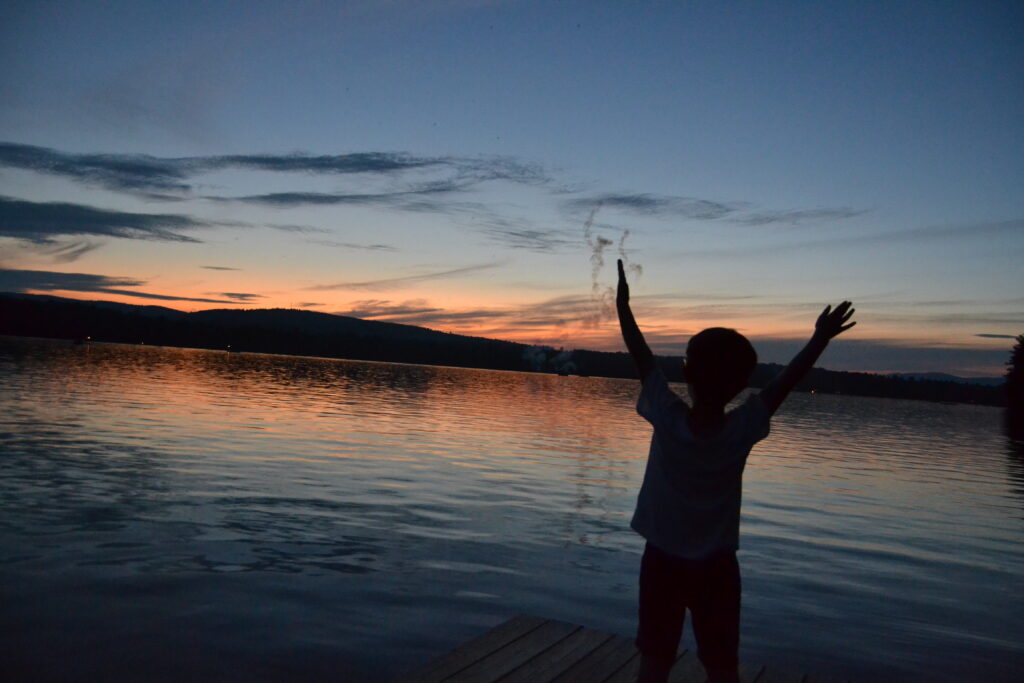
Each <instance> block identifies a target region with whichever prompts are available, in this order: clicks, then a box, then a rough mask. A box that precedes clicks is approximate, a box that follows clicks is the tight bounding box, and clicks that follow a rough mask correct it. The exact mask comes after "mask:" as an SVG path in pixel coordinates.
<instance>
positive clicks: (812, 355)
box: [761, 301, 857, 415]
mask: <svg viewBox="0 0 1024 683" xmlns="http://www.w3.org/2000/svg"><path fill="white" fill-rule="evenodd" d="M850 306H851V304H850V302H849V301H844V302H843V303H841V304H839V305H838V306H836V309H835V310H834V311H833V310H832V307H831V306H826V307H825V310H824V311H822V312H821V315H819V316H818V322H816V323H815V324H814V334H813V335H811V340H810V341H809V342H807V346H805V347H804V348H803V350H802V351H800V353H798V354H796V356H794V357H793V360H791V361H790V362H789V365H787V366H786V369H785V370H783V371H782V372H780V373H779V374H778V376H776V377H775V379H773V380H772V381H771V382H769V383H768V386H766V387H765V388H764V389H763V390H762V391H761V400H762V401H763V402H764V404H765V406H766V407H767V408H768V414H769V415H771V414H774V413H775V411H776V410H778V409H779V406H780V405H782V402H783V401H784V400H786V396H788V395H789V392H790V391H792V390H793V387H795V386H796V385H797V382H799V381H800V380H801V379H803V376H804V375H806V374H807V371H808V370H810V369H811V368H812V367H813V366H814V362H815V361H816V360H818V356H820V355H821V352H822V351H824V350H825V347H826V346H828V343H829V342H830V341H831V340H832V338H833V337H835V336H837V335H839V334H842V333H843V332H845V331H846V330H848V329H850V328H851V327H853V326H854V325H856V324H857V323H855V322H852V323H847V321H848V320H849V319H850V317H851V316H852V315H853V311H854V309H853V308H850Z"/></svg>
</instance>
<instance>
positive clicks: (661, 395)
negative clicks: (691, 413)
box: [636, 370, 686, 427]
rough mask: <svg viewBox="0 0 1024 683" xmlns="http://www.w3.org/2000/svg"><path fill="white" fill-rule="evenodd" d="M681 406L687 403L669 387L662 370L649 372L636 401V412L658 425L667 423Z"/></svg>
mask: <svg viewBox="0 0 1024 683" xmlns="http://www.w3.org/2000/svg"><path fill="white" fill-rule="evenodd" d="M679 406H682V407H685V406H686V403H685V402H684V401H683V399H681V398H679V396H678V395H676V393H675V392H674V391H672V390H671V389H669V387H668V380H666V379H665V375H663V374H662V372H661V370H652V371H651V372H649V373H648V374H647V378H646V379H644V384H643V388H642V389H641V390H640V398H639V399H638V400H637V402H636V412H638V413H640V415H642V416H643V417H644V419H646V420H647V421H648V422H650V423H651V424H652V425H654V426H655V427H657V426H659V425H662V424H665V423H666V421H667V420H668V418H670V417H671V416H672V415H673V413H674V412H677V411H679Z"/></svg>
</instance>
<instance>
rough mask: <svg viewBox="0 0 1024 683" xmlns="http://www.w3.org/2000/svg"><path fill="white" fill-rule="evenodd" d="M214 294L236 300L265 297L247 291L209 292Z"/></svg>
mask: <svg viewBox="0 0 1024 683" xmlns="http://www.w3.org/2000/svg"><path fill="white" fill-rule="evenodd" d="M207 294H210V295H214V296H223V297H227V298H228V299H234V300H235V301H252V300H253V299H265V298H266V297H265V296H263V295H262V294H248V293H246V292H207Z"/></svg>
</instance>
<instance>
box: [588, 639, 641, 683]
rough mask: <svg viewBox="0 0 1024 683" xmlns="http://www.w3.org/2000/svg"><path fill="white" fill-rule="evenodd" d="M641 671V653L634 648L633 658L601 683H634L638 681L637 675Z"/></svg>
mask: <svg viewBox="0 0 1024 683" xmlns="http://www.w3.org/2000/svg"><path fill="white" fill-rule="evenodd" d="M639 671H640V653H639V652H637V651H636V649H635V648H634V650H633V656H632V657H630V658H629V659H627V660H626V663H625V664H623V665H622V666H620V667H619V669H618V670H617V671H612V672H611V675H609V676H608V677H606V678H604V679H595V680H600V681H601V683H633V681H635V680H636V675H637V673H639Z"/></svg>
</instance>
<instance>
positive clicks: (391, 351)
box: [0, 293, 1005, 405]
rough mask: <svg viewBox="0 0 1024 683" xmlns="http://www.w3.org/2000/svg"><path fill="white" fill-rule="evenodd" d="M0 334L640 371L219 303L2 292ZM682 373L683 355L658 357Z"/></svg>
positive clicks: (927, 386)
mask: <svg viewBox="0 0 1024 683" xmlns="http://www.w3.org/2000/svg"><path fill="white" fill-rule="evenodd" d="M0 334H4V335H15V336H30V337H50V338H56V339H86V338H91V339H92V340H93V341H106V342H120V343H127V344H138V343H145V344H154V345H160V346H181V347H192V348H205V349H222V350H230V351H257V352H263V353H283V354H292V355H300V356H322V357H329V358H349V359H353V360H375V361H391V362H402V363H422V364H426V365H451V366H457V367H473V368H489V369H494V370H522V371H531V372H561V373H563V374H568V373H574V374H580V375H593V376H601V377H629V378H631V377H636V370H635V368H634V366H633V362H632V359H631V358H630V357H629V355H628V354H626V353H611V352H605V351H587V350H575V351H566V350H563V349H555V348H551V347H547V346H529V345H526V344H520V343H517V342H510V341H501V340H497V339H487V338H483V337H472V336H466V335H459V334H451V333H448V332H438V331H436V330H430V329H427V328H424V327H417V326H415V325H403V324H400V323H388V322H380V321H375V320H361V319H359V318H351V317H347V316H342V315H332V314H330V313H317V312H314V311H300V310H293V309H251V310H227V309H211V310H206V311H197V312H195V313H184V312H182V311H176V310H174V309H170V308H164V307H162V306H134V305H131V304H120V303H114V302H109V301H79V300H76V299H64V298H61V297H55V296H42V295H31V294H3V293H0ZM658 363H659V364H660V365H661V367H662V369H663V370H664V372H665V374H666V376H667V377H668V378H669V379H671V380H675V381H681V380H682V378H681V368H682V358H681V357H673V356H667V357H659V358H658ZM781 369H782V366H781V365H776V364H772V363H761V364H759V365H758V367H757V369H756V370H755V372H754V375H753V377H752V378H751V382H750V383H751V386H754V387H761V386H764V385H765V383H767V382H768V381H769V380H770V379H771V378H772V377H774V376H775V375H776V374H777V373H778V372H779V371H781ZM797 389H798V390H803V391H810V390H814V391H819V392H822V393H842V394H853V395H860V396H883V397H892V398H910V399H923V400H932V401H954V402H964V403H979V404H985V405H1004V404H1005V392H1004V390H1003V388H1002V387H1001V386H1000V387H996V386H983V385H977V384H966V383H963V382H956V381H940V380H936V379H917V378H913V377H910V378H907V377H898V376H891V375H876V374H870V373H858V372H836V371H831V370H825V369H822V368H814V369H813V370H811V372H809V373H808V375H807V377H805V378H804V380H803V381H802V382H801V383H800V384H799V385H798V386H797Z"/></svg>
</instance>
